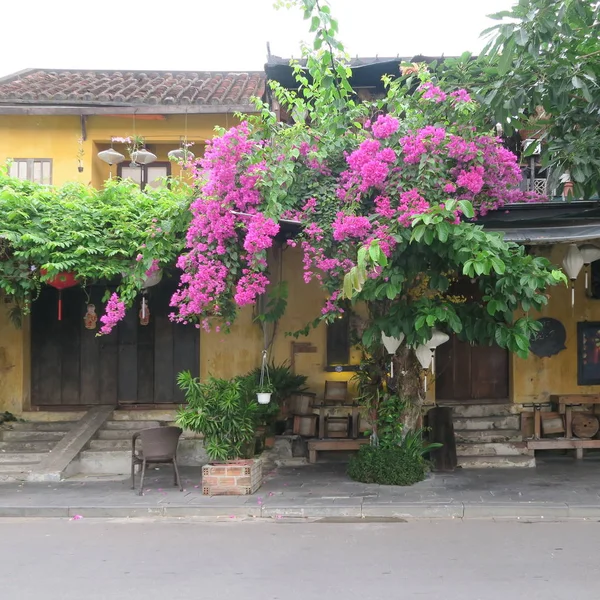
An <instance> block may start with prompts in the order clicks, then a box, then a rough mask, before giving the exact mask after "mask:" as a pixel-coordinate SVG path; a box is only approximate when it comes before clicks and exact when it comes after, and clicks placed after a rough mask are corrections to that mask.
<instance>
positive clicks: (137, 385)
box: [31, 281, 200, 407]
mask: <svg viewBox="0 0 600 600" xmlns="http://www.w3.org/2000/svg"><path fill="white" fill-rule="evenodd" d="M174 288H175V286H174V284H173V283H172V282H170V281H169V282H166V283H162V284H159V285H158V286H156V287H154V288H151V289H150V290H149V293H148V302H149V308H150V321H149V324H148V325H147V326H142V325H141V324H140V322H139V316H138V313H139V309H140V301H139V300H138V301H137V302H136V305H135V306H134V307H132V308H131V309H130V310H129V311H127V314H126V316H125V319H124V320H123V321H122V322H121V323H120V324H119V325H118V326H117V327H116V328H115V329H114V330H113V332H112V333H111V334H110V335H105V336H99V337H98V336H96V334H97V332H98V330H99V328H100V322H99V321H98V327H97V329H96V330H88V329H86V328H85V326H84V321H83V317H84V315H85V313H86V307H87V302H88V300H87V298H86V296H85V294H84V292H83V290H81V289H80V288H78V287H77V288H71V289H68V290H64V291H63V293H62V297H63V311H62V312H63V319H62V321H59V320H58V318H57V302H58V292H57V290H55V289H53V288H48V287H44V288H43V289H42V292H41V295H40V298H39V299H38V300H37V301H36V302H34V303H33V307H32V315H31V380H32V381H31V402H32V405H34V406H38V407H39V406H44V407H46V406H47V407H65V406H90V405H97V404H110V405H117V404H122V405H139V404H147V405H155V404H172V403H181V402H183V400H184V396H183V393H182V392H181V390H180V389H179V388H178V386H177V382H176V379H177V374H178V373H179V372H180V371H184V370H189V371H191V372H192V374H193V375H194V376H197V375H198V372H199V368H200V363H199V343H200V339H199V338H200V336H199V333H198V330H197V329H196V328H194V327H193V326H191V325H188V326H184V325H178V324H175V323H172V322H171V321H170V320H169V318H168V315H169V313H170V312H171V309H170V307H169V300H170V298H171V295H172V293H173V291H174ZM105 289H106V288H105V287H100V286H99V287H92V288H91V292H90V300H89V301H90V302H91V303H93V304H94V305H95V306H96V308H97V311H96V312H97V313H98V316H100V315H101V314H103V312H104V305H103V303H102V301H101V299H102V296H103V294H104V291H105Z"/></svg>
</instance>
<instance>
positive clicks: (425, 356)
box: [415, 344, 431, 392]
mask: <svg viewBox="0 0 600 600" xmlns="http://www.w3.org/2000/svg"><path fill="white" fill-rule="evenodd" d="M415 354H416V356H417V360H418V361H419V364H420V365H421V368H422V369H423V370H424V371H425V370H427V369H429V365H430V364H431V350H430V349H429V348H428V347H427V346H426V345H425V344H420V345H419V346H417V347H416V348H415ZM424 390H425V392H426V391H427V375H425V384H424Z"/></svg>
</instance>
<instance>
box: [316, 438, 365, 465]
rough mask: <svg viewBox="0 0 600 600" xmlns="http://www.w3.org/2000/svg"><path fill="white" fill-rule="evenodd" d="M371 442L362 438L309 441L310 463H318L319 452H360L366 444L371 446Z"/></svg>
mask: <svg viewBox="0 0 600 600" xmlns="http://www.w3.org/2000/svg"><path fill="white" fill-rule="evenodd" d="M370 443H371V440H370V439H369V438H368V437H367V438H361V439H356V440H351V439H333V440H309V441H308V462H309V463H311V464H314V463H316V462H317V452H324V451H327V450H358V449H359V448H360V447H361V446H363V445H365V444H370Z"/></svg>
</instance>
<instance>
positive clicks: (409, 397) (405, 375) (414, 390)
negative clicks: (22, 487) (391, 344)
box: [388, 344, 425, 431]
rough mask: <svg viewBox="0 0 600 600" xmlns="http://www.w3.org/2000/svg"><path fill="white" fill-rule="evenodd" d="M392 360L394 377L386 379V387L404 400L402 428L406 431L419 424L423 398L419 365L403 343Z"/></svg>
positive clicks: (410, 350) (412, 352) (413, 354)
mask: <svg viewBox="0 0 600 600" xmlns="http://www.w3.org/2000/svg"><path fill="white" fill-rule="evenodd" d="M393 361H394V377H393V378H389V379H388V387H389V389H390V391H391V392H393V393H395V394H397V395H398V396H400V398H402V399H403V400H404V401H405V402H406V407H407V410H406V412H405V414H404V416H403V423H404V428H405V430H406V431H412V430H415V429H417V428H418V427H419V426H420V422H421V409H422V406H423V401H424V399H425V392H424V390H423V381H422V379H421V365H420V364H419V362H418V360H417V357H416V356H415V353H414V351H413V350H412V349H411V348H408V347H407V346H406V345H404V344H403V345H402V346H400V348H399V349H398V352H397V353H396V355H395V356H394V358H393Z"/></svg>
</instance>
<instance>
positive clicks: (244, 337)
mask: <svg viewBox="0 0 600 600" xmlns="http://www.w3.org/2000/svg"><path fill="white" fill-rule="evenodd" d="M264 84H265V80H264V75H263V74H261V73H229V74H227V73H204V72H194V73H189V72H185V73H182V72H172V73H164V72H160V73H157V72H150V71H148V72H143V73H142V72H126V71H123V72H99V71H46V70H28V71H25V72H22V73H17V74H15V75H13V76H10V77H5V78H3V79H0V162H2V163H3V162H5V161H6V160H8V159H10V160H12V161H13V162H12V167H11V168H12V173H13V174H14V175H15V176H17V177H22V178H27V179H32V180H34V181H38V182H40V183H43V184H55V185H60V184H63V183H65V182H67V181H79V182H82V183H88V184H90V185H93V186H101V185H102V184H103V182H104V181H105V180H106V179H107V178H108V177H110V176H124V177H133V178H135V179H136V180H140V178H143V179H144V180H146V181H147V182H148V183H149V184H150V185H153V184H154V185H156V184H158V182H157V181H156V180H157V179H158V178H160V177H161V176H164V175H168V174H171V175H174V176H180V175H181V176H184V175H185V174H182V173H181V171H180V170H179V166H178V165H177V164H176V163H171V162H169V161H168V157H167V154H168V152H169V151H171V150H174V149H177V148H178V147H180V145H181V144H182V143H184V142H185V141H187V142H193V143H194V146H193V147H192V148H191V150H192V151H193V152H194V153H195V154H197V155H198V154H201V153H202V149H203V143H204V140H206V139H207V138H210V137H211V136H212V134H213V129H214V127H215V126H222V127H228V126H231V125H232V124H234V123H235V122H236V119H235V116H234V113H235V112H236V111H241V112H250V111H252V110H253V107H252V105H251V104H250V97H251V96H262V95H263V93H264V89H265V85H264ZM133 136H139V137H142V138H143V139H144V141H145V143H146V147H147V148H148V150H150V151H151V152H152V153H154V154H155V155H156V157H157V159H156V161H154V162H152V163H151V164H149V165H148V166H147V167H143V170H144V173H142V172H141V170H140V168H139V167H136V168H133V167H130V166H129V164H128V161H124V162H121V163H120V164H119V165H112V166H109V164H107V163H106V162H103V161H102V160H101V159H100V158H99V157H98V154H99V153H100V152H102V151H104V150H107V149H108V148H110V147H111V145H112V146H114V149H115V150H117V151H119V152H121V153H122V154H126V149H125V147H124V145H123V144H121V143H113V142H112V140H113V138H125V137H133ZM481 222H482V223H483V224H484V225H485V226H488V227H490V228H493V229H498V230H502V231H506V232H507V236H508V237H509V238H510V239H515V240H516V241H519V242H522V243H526V244H528V245H530V246H531V248H532V249H531V251H533V252H539V253H542V254H545V255H547V256H548V257H549V258H551V260H552V261H553V262H555V263H557V264H560V262H561V260H562V258H563V256H564V253H565V252H566V249H567V247H568V244H569V243H571V242H576V243H578V244H581V243H590V242H594V240H598V239H600V227H599V226H598V224H599V223H600V213H599V212H598V208H597V206H596V203H595V202H591V203H578V202H575V203H572V204H563V203H550V204H548V205H545V206H540V205H537V206H536V205H528V206H522V207H513V208H511V210H510V215H507V214H505V213H504V211H501V212H498V213H491V214H490V215H488V216H487V217H486V218H484V219H482V220H481ZM532 223H533V224H534V225H535V227H533V228H532V225H531V224H532ZM570 223H573V224H572V225H571V224H570ZM582 227H583V229H582ZM542 228H543V229H542ZM270 260H271V271H272V272H273V273H276V274H278V275H277V276H278V277H279V278H280V279H281V280H285V281H287V282H288V283H289V304H288V307H287V311H286V314H285V316H284V317H283V318H282V320H281V322H280V323H279V327H278V334H277V336H276V338H275V341H274V344H273V354H272V357H273V360H274V361H275V362H277V363H279V362H283V361H286V360H287V361H290V362H291V363H292V364H293V365H294V369H295V371H296V372H297V373H302V374H305V375H307V376H308V383H309V385H310V388H311V390H312V391H313V392H315V393H317V394H322V392H323V387H324V384H325V381H326V380H334V381H336V380H338V381H339V380H344V381H347V380H349V379H350V377H351V375H352V368H353V366H354V367H355V366H356V365H357V363H358V362H359V360H360V357H359V355H358V354H357V352H356V350H354V349H352V348H349V347H348V344H347V341H346V342H344V340H342V341H341V342H340V338H339V336H336V335H334V333H335V332H334V328H329V329H328V328H326V327H325V326H324V325H321V326H319V327H318V328H316V329H314V330H312V331H311V332H310V333H309V334H308V335H307V336H306V337H302V338H300V339H299V340H294V341H292V340H293V338H290V337H286V336H285V335H284V334H285V332H289V331H296V330H298V329H301V328H303V327H304V326H305V325H306V323H307V322H309V321H311V320H313V319H314V318H315V317H316V316H318V315H319V313H320V308H321V306H322V305H323V302H324V300H325V298H324V295H323V292H322V291H321V290H320V289H319V287H318V286H317V285H316V284H314V283H313V284H309V285H306V284H305V283H304V281H303V278H302V256H301V253H300V250H299V249H297V248H289V247H288V248H285V249H284V248H280V249H279V250H278V251H276V252H273V253H272V255H271V259H270ZM585 269H588V270H589V269H591V267H590V266H589V265H588V266H586V267H585ZM589 278H590V279H589V282H588V286H587V288H586V286H585V284H584V278H583V275H580V276H579V278H578V279H577V281H576V282H575V302H574V306H571V292H570V290H568V289H566V288H562V287H558V288H555V289H553V290H552V291H551V296H550V301H549V304H548V307H547V309H546V310H545V311H544V313H543V314H540V315H535V316H536V317H540V318H542V317H544V318H551V319H554V321H552V322H551V324H552V327H553V328H554V329H552V328H550V330H549V333H548V335H549V336H550V335H553V336H555V337H556V335H558V337H559V338H560V337H561V335H562V333H561V332H564V341H563V342H564V343H562V346H561V344H559V346H560V347H557V348H555V350H554V351H552V354H550V355H546V356H544V355H543V352H544V351H542V354H541V355H539V356H536V355H535V354H532V355H531V356H530V358H528V359H527V360H522V359H519V358H517V357H515V356H513V355H511V354H510V353H508V352H506V351H504V350H501V349H499V348H496V347H491V348H473V347H470V346H468V345H465V344H461V343H460V342H458V341H457V340H451V341H450V342H449V343H447V344H445V345H443V346H441V347H440V348H439V349H438V360H437V373H436V376H437V381H436V383H435V384H434V385H433V386H430V389H429V391H428V399H429V400H430V401H431V402H433V401H434V400H437V401H439V402H440V403H442V404H451V405H460V406H461V407H465V406H466V407H467V408H466V409H464V408H463V409H461V410H463V413H464V414H465V415H466V416H465V418H466V419H468V418H477V419H483V420H482V421H480V422H479V424H477V423H475V424H468V423H467V424H465V423H463V424H462V426H463V427H464V428H465V431H467V432H468V431H469V430H474V431H476V432H479V434H480V436H479V437H480V438H481V441H482V442H484V443H487V444H491V445H492V446H494V444H496V445H497V444H500V443H501V442H502V440H504V441H507V442H511V443H512V442H518V443H520V444H523V441H522V437H521V432H520V425H518V424H515V421H514V419H513V420H512V421H510V422H505V423H504V424H503V425H502V427H499V428H500V429H503V430H504V431H505V432H506V433H505V434H504V433H501V434H499V435H497V436H494V434H493V432H492V433H490V432H489V431H488V433H486V431H487V430H488V429H489V430H494V429H496V428H497V427H496V425H497V424H498V423H500V421H499V420H497V421H494V420H493V419H492V420H490V418H492V417H493V418H497V419H500V418H501V417H502V416H507V415H508V418H509V419H510V418H512V417H513V416H515V415H518V413H519V412H520V411H521V409H522V408H523V407H524V406H529V405H533V404H544V403H547V402H549V401H550V399H551V396H556V395H563V396H579V395H581V394H588V395H589V394H591V395H599V394H600V355H599V356H598V357H595V355H594V357H595V358H594V360H596V359H597V361H598V364H597V365H596V364H595V363H594V364H592V363H590V360H591V359H590V358H589V356H588V357H587V359H586V360H587V361H588V362H587V366H586V365H584V364H583V363H584V356H583V354H585V352H586V343H587V342H586V341H585V340H586V339H592V337H593V335H595V334H594V333H593V330H594V327H595V326H596V325H598V327H597V330H598V344H599V347H600V324H594V323H595V322H596V321H598V322H600V300H598V299H597V297H596V291H595V290H596V289H598V291H597V295H598V298H600V286H598V284H599V283H600V273H599V274H598V280H596V276H595V275H593V274H590V275H589ZM171 292H172V289H171V287H170V284H168V283H165V284H164V285H162V286H157V288H156V290H154V291H151V292H150V296H149V303H150V309H151V314H152V319H151V321H152V327H149V328H147V327H144V326H140V325H139V324H138V314H137V310H131V311H129V314H128V316H127V317H126V319H125V322H124V324H123V325H122V326H120V328H119V331H118V332H116V333H114V334H111V335H110V336H105V337H104V338H102V339H101V341H99V340H98V339H97V338H95V337H93V334H90V332H86V330H85V329H84V327H83V316H84V314H85V305H86V302H85V300H84V297H83V295H82V294H83V292H81V291H78V290H75V289H73V290H67V291H66V292H65V294H64V302H65V307H64V314H65V317H64V319H63V321H61V322H59V321H57V320H56V319H55V312H54V306H55V291H54V290H52V289H51V288H48V289H45V290H44V291H43V293H42V297H41V298H40V299H39V300H38V301H37V302H36V303H34V308H33V312H32V315H31V318H29V319H28V320H27V321H26V322H25V323H24V326H23V328H22V329H15V328H14V327H13V326H12V325H11V324H10V323H9V321H8V318H7V314H6V311H5V310H0V411H10V412H13V413H15V414H18V415H25V416H26V417H27V418H30V419H54V420H58V419H67V418H69V419H75V418H77V416H78V415H80V414H81V412H79V411H81V410H82V409H85V408H89V407H90V406H95V405H102V404H105V405H110V406H118V407H119V408H121V409H137V410H139V411H140V412H141V411H142V410H145V411H146V414H147V413H148V411H149V412H150V413H156V414H158V413H159V412H160V414H166V415H167V417H168V416H169V415H170V416H172V415H173V410H174V408H175V406H176V405H177V403H179V402H180V401H181V400H182V397H181V393H180V392H179V391H178V389H177V386H176V383H175V375H176V374H177V372H179V371H181V370H182V369H184V368H189V369H191V370H192V371H193V372H196V373H199V374H200V375H201V376H207V375H209V374H214V375H218V376H221V377H231V376H234V375H238V374H242V373H245V372H247V371H248V370H250V369H252V368H255V367H257V366H259V364H260V358H261V351H262V348H263V338H262V333H261V331H260V329H259V327H258V326H257V325H256V324H255V323H254V322H253V314H252V311H251V310H249V309H246V310H243V311H242V313H241V315H240V316H239V319H238V321H237V322H236V323H235V325H234V327H233V330H232V332H231V333H230V334H227V335H226V334H219V333H214V332H213V333H208V334H207V333H202V334H199V333H198V332H197V330H196V329H193V328H184V327H182V326H179V325H174V324H172V323H171V322H170V321H169V320H168V316H167V315H168V312H169V297H170V293H171ZM91 294H92V297H95V296H94V295H96V296H98V295H100V294H101V290H99V289H98V290H93V289H92V290H91ZM7 301H8V299H2V303H3V304H6V306H2V307H0V308H2V309H4V308H7V307H8V304H7ZM97 302H98V303H99V302H100V301H99V299H98V300H97ZM557 322H558V324H557ZM586 324H587V325H586ZM561 327H562V329H561ZM557 331H558V333H556V332H557ZM586 332H587V333H586ZM585 335H588V338H585V337H584V336H585ZM590 336H591V337H590ZM341 337H342V338H343V335H342V336H341ZM336 344H337V345H336ZM563 346H564V347H563ZM588 354H589V352H588ZM595 369H597V370H598V372H597V376H596V377H595V375H594V374H595V372H596V371H595ZM430 379H431V377H430ZM598 397H600V396H598ZM498 406H500V407H504V408H502V409H501V410H500V411H499V413H498V414H496V413H495V412H494V408H493V407H498ZM33 411H35V414H34V412H33ZM165 411H166V412H165ZM486 418H487V421H486V420H485V419H486ZM458 437H459V440H458V441H459V442H460V443H462V444H465V443H468V442H469V439H470V438H471V437H473V436H469V435H466V434H465V435H464V439H463V438H461V437H460V435H459V436H458ZM475 437H476V436H475ZM475 437H473V439H472V440H471V441H475ZM523 447H524V446H523ZM492 451H493V452H494V453H496V452H497V451H498V453H500V451H499V450H498V448H496V447H494V448H492V447H490V452H492ZM492 456H495V454H492ZM524 456H525V457H526V459H525V460H524V461H523V466H529V465H530V464H531V461H530V460H528V459H529V458H530V454H524ZM488 463H490V464H491V463H493V461H488ZM464 464H467V463H464Z"/></svg>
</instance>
